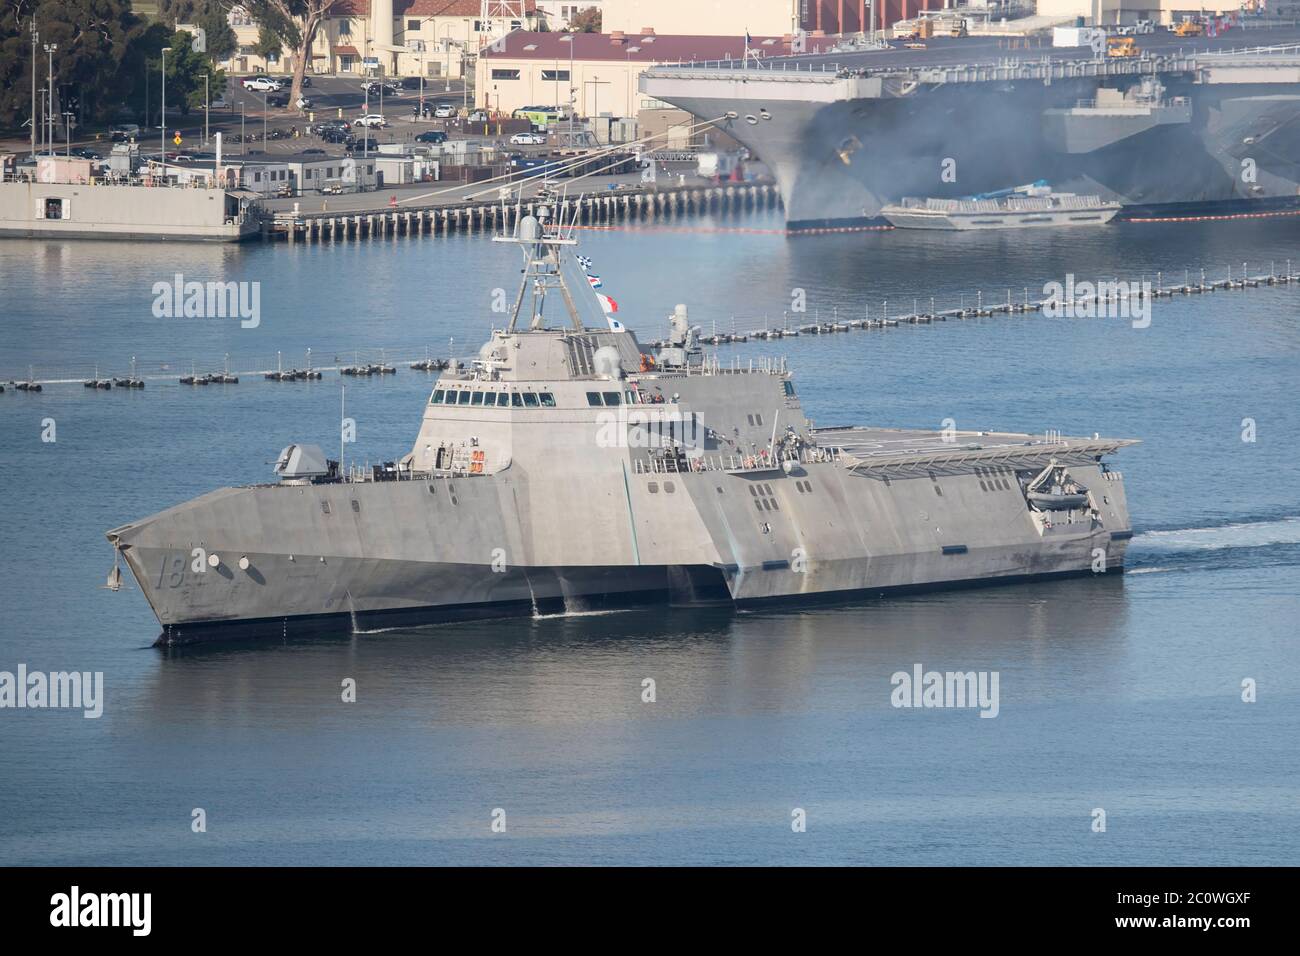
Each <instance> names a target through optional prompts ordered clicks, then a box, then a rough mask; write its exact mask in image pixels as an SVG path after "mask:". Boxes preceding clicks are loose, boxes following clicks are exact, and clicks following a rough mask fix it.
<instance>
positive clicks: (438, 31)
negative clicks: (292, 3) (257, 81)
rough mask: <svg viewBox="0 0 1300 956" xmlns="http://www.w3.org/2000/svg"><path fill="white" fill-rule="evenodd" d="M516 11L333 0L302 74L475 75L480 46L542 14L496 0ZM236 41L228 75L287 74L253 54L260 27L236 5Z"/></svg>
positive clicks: (411, 0) (476, 3)
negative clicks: (489, 15)
mask: <svg viewBox="0 0 1300 956" xmlns="http://www.w3.org/2000/svg"><path fill="white" fill-rule="evenodd" d="M493 6H494V7H495V8H496V9H498V10H501V11H512V10H513V11H514V12H515V13H516V14H517V15H506V16H501V17H499V18H497V19H496V20H484V19H483V18H482V3H481V2H480V0H339V2H338V3H337V4H335V5H334V7H332V8H331V10H330V13H329V16H328V17H326V19H325V22H324V23H323V24H322V26H321V28H320V29H319V30H318V31H317V34H316V40H315V42H314V43H313V45H312V62H311V64H310V65H309V66H308V68H307V72H308V73H330V74H338V73H341V74H357V75H378V76H420V75H424V76H426V77H436V78H452V79H456V78H459V77H461V76H463V75H465V74H467V73H473V70H474V62H475V60H476V59H477V57H478V52H479V50H480V49H481V48H482V47H483V46H484V45H485V44H486V43H488V42H490V41H491V40H492V39H494V38H495V37H498V36H502V35H504V34H505V33H508V32H509V31H510V30H512V29H521V28H529V29H531V28H534V27H536V25H537V24H538V22H539V19H541V17H542V15H541V14H540V13H539V12H538V10H537V5H536V2H535V0H515V2H513V3H511V2H508V0H502V2H500V3H496V4H493ZM229 21H230V25H231V28H232V29H233V30H234V31H235V39H236V41H237V43H238V44H239V46H238V49H237V50H236V52H235V53H234V54H233V55H232V56H231V57H230V58H229V59H227V60H224V61H222V62H221V63H219V64H218V65H219V66H220V67H222V68H223V69H225V70H228V71H229V72H232V73H257V72H265V73H272V74H289V73H292V72H293V68H294V63H293V57H292V56H291V55H288V51H286V52H285V55H283V56H281V57H279V58H277V59H274V60H269V61H268V60H267V59H265V58H263V57H261V56H259V55H258V54H257V53H256V52H254V47H255V46H256V45H257V38H258V32H259V31H258V27H257V24H256V23H255V22H254V21H253V19H252V17H251V16H249V14H248V12H247V11H246V10H244V8H242V7H238V6H237V7H234V8H233V9H232V10H231V12H230V16H229Z"/></svg>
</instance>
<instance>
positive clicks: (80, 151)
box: [69, 146, 104, 159]
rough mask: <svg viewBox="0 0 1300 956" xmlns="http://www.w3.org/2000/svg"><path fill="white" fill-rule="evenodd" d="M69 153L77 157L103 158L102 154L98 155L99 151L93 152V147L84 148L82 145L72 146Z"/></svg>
mask: <svg viewBox="0 0 1300 956" xmlns="http://www.w3.org/2000/svg"><path fill="white" fill-rule="evenodd" d="M69 154H70V155H72V156H75V157H77V158H78V159H103V158H104V157H103V156H101V155H99V153H97V152H95V151H94V150H93V149H85V148H84V147H81V146H74V147H72V149H71V150H70V151H69Z"/></svg>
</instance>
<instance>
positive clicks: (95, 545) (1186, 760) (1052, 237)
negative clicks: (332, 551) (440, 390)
mask: <svg viewBox="0 0 1300 956" xmlns="http://www.w3.org/2000/svg"><path fill="white" fill-rule="evenodd" d="M579 237H580V239H581V242H582V246H581V249H580V251H581V252H582V253H583V254H585V255H587V256H590V257H591V259H592V271H594V272H596V273H599V274H600V276H601V277H602V280H603V287H602V292H604V293H606V294H608V295H610V296H611V297H612V298H614V299H615V300H617V302H618V304H619V312H618V318H619V319H621V320H622V321H623V322H624V323H625V324H626V325H627V326H628V327H630V328H632V329H633V330H635V331H636V332H637V333H638V334H639V335H640V336H641V337H642V339H652V338H659V337H660V336H662V335H663V334H664V332H665V330H666V316H667V315H668V314H669V313H670V312H671V311H672V309H673V306H674V305H675V304H676V303H678V302H684V303H686V304H687V305H688V307H689V308H690V313H691V316H692V320H693V322H694V323H696V324H698V325H700V326H701V327H702V328H703V330H704V332H705V333H710V332H712V331H713V330H714V329H715V328H716V330H717V331H719V332H730V331H733V329H734V330H735V331H740V332H745V331H751V330H754V329H760V328H763V327H764V326H765V325H767V326H769V327H775V326H780V325H782V324H785V323H788V324H790V325H800V324H805V323H809V322H813V321H815V320H817V319H820V320H822V321H832V320H837V321H846V320H849V319H856V318H863V317H869V318H873V319H875V318H883V317H885V316H886V315H887V314H892V315H894V316H895V317H896V316H897V315H899V314H900V313H907V312H912V311H914V309H919V310H921V311H928V310H929V308H930V301H929V300H930V297H931V296H934V297H935V300H936V301H935V307H936V308H938V309H945V308H953V307H956V306H958V305H959V303H960V304H965V305H970V304H973V303H974V301H975V296H976V294H977V293H979V301H981V302H982V303H983V304H986V305H988V304H993V303H996V302H1004V301H1006V298H1007V295H1008V290H1010V294H1011V296H1012V298H1013V299H1015V300H1020V299H1021V298H1022V297H1023V296H1024V295H1026V294H1027V295H1028V297H1029V298H1030V299H1034V298H1042V297H1043V296H1044V295H1045V294H1046V293H1045V289H1044V286H1045V284H1046V283H1049V282H1060V283H1063V284H1064V283H1066V282H1067V279H1068V278H1069V277H1073V279H1074V281H1075V282H1076V283H1077V282H1083V281H1087V282H1098V281H1108V280H1112V279H1119V280H1125V281H1134V282H1140V281H1142V280H1143V279H1144V278H1145V279H1146V280H1148V281H1151V282H1152V283H1155V282H1156V281H1157V274H1158V273H1159V274H1160V276H1161V281H1163V283H1164V284H1166V285H1172V284H1181V283H1182V282H1184V281H1185V277H1186V278H1190V280H1191V281H1192V282H1197V281H1199V279H1200V270H1201V269H1202V268H1204V269H1205V270H1206V279H1207V280H1217V279H1222V278H1225V277H1227V276H1228V274H1229V272H1230V271H1231V272H1232V273H1233V274H1235V275H1241V274H1242V272H1243V264H1244V269H1245V271H1247V272H1248V273H1250V274H1267V273H1269V272H1270V271H1276V272H1278V273H1281V272H1283V271H1293V270H1294V269H1296V268H1300V221H1297V220H1285V219H1283V220H1273V221H1236V222H1205V223H1181V224H1159V225H1157V224H1125V225H1112V226H1109V227H1106V228H1103V229H1095V230H1078V231H1070V230H1029V231H1023V232H1004V233H973V234H962V235H953V234H939V233H913V234H909V233H905V232H864V233H846V234H830V235H820V236H808V237H799V238H787V237H785V236H784V235H782V234H781V230H780V223H779V220H778V219H777V218H776V217H775V216H773V215H769V214H766V213H762V214H753V215H745V216H740V215H737V216H726V217H714V218H700V219H694V220H678V221H676V222H673V223H671V224H669V225H666V226H665V225H655V224H637V225H630V226H628V227H626V228H615V229H608V230H605V229H591V230H583V231H581V232H580V234H579ZM517 256H518V253H517V250H515V249H514V248H511V247H504V246H501V245H494V244H492V243H491V242H490V241H489V240H488V239H487V238H486V237H482V236H449V237H446V238H439V239H437V240H436V241H435V240H429V239H422V238H419V237H410V238H408V237H404V236H399V237H396V238H388V239H379V238H376V239H373V240H369V239H367V240H360V241H357V240H348V241H338V242H333V243H331V242H328V241H327V242H321V243H311V244H298V245H287V244H265V245H262V244H252V245H246V246H239V247H218V246H211V247H209V246H203V245H198V244H186V245H164V244H148V243H138V244H133V243H97V242H66V243H65V242H53V241H49V242H45V241H42V242H37V241H26V240H23V241H17V240H15V241H7V242H4V243H0V376H3V379H4V380H5V392H4V394H2V395H0V496H2V498H0V500H3V502H4V515H5V519H6V520H5V531H6V534H5V544H4V546H3V547H2V548H0V594H2V596H3V601H0V607H2V608H3V614H4V618H3V624H2V625H0V671H7V672H14V671H16V669H17V668H18V667H19V665H25V666H26V667H27V669H28V670H29V671H44V672H50V671H64V670H76V671H83V672H102V673H103V675H104V677H103V681H104V684H103V687H104V694H103V713H102V716H100V717H98V718H97V719H86V718H85V717H83V716H82V712H81V711H79V710H50V709H44V710H42V709H8V708H6V709H0V768H3V774H2V776H0V860H4V861H5V862H7V863H12V864H62V863H67V864H72V863H89V864H148V863H162V864H289V863H307V864H381V863H398V864H405V863H421V864H439V863H449V864H477V863H530V864H560V863H612V864H631V863H649V864H676V863H681V864H721V863H738V864H835V863H852V864H1061V865H1074V864H1125V865H1127V864H1135V865H1157V864H1173V865H1180V864H1198V863H1200V864H1241V865H1262V864H1281V863H1292V862H1294V861H1295V859H1296V856H1297V852H1298V851H1300V800H1298V799H1297V797H1298V796H1300V768H1298V767H1297V763H1296V759H1295V749H1296V748H1295V741H1296V740H1297V739H1298V738H1300V651H1297V644H1296V621H1297V620H1300V485H1297V483H1296V480H1295V477H1296V474H1297V468H1298V466H1300V450H1298V448H1300V446H1298V445H1297V443H1296V439H1295V436H1296V435H1297V434H1300V406H1298V405H1297V402H1296V400H1295V396H1296V394H1297V392H1298V390H1300V285H1297V284H1291V285H1278V286H1272V287H1262V288H1256V289H1248V290H1240V291H1216V292H1214V293H1210V294H1205V295H1189V296H1178V297H1174V298H1172V299H1158V300H1156V301H1155V302H1154V303H1153V304H1152V306H1151V312H1150V315H1149V322H1146V321H1143V320H1141V319H1138V320H1134V319H1132V318H1131V317H1109V318H1083V317H1074V318H1070V317H1060V318H1049V317H1046V316H1042V315H996V316H991V317H983V318H975V319H968V320H949V321H946V322H941V323H934V324H933V325H924V326H919V325H916V326H908V325H904V326H901V327H898V328H890V329H883V330H872V331H855V332H852V333H849V334H843V335H823V336H808V335H804V336H800V337H798V338H789V339H782V340H778V341H770V342H756V341H753V340H751V341H749V342H748V343H745V344H743V345H742V344H738V345H725V346H720V347H718V348H717V349H716V353H717V355H718V358H719V361H720V362H723V363H728V362H731V361H733V360H735V361H743V362H749V361H750V360H758V359H760V358H763V357H784V358H785V359H786V361H787V362H788V363H789V365H790V367H791V368H792V369H793V370H794V372H795V376H796V378H795V381H796V385H797V388H798V391H799V395H800V397H801V399H802V401H803V405H804V408H805V410H806V411H807V412H808V413H809V415H810V417H811V418H812V419H813V420H814V421H815V422H816V423H817V424H818V425H822V426H825V425H836V424H849V423H869V424H873V425H888V426H899V427H907V426H912V427H923V428H942V427H944V426H945V424H946V423H947V421H948V420H951V422H952V423H953V427H956V428H958V429H999V430H1016V431H1026V432H1031V433H1040V434H1041V433H1042V432H1043V431H1044V430H1047V429H1056V430H1060V431H1062V432H1064V433H1066V434H1072V435H1091V434H1093V433H1094V432H1099V433H1101V434H1102V435H1104V436H1113V437H1123V438H1137V439H1140V440H1141V442H1142V444H1140V445H1137V446H1135V447H1133V448H1128V449H1124V450H1122V451H1121V452H1120V453H1119V455H1118V456H1117V457H1116V458H1115V460H1114V462H1113V466H1114V467H1116V468H1118V469H1119V470H1121V471H1122V472H1123V473H1124V477H1125V482H1126V485H1127V489H1128V495H1129V504H1130V508H1131V511H1132V515H1133V525H1134V529H1135V532H1136V534H1135V537H1134V539H1133V541H1132V543H1131V548H1130V551H1129V557H1130V561H1129V570H1128V573H1126V574H1124V575H1122V576H1121V575H1116V574H1106V575H1098V576H1096V577H1094V578H1088V579H1074V580H1069V581H1061V582H1052V583H1046V584H1033V585H1018V586H1011V587H1001V588H987V589H977V590H965V591H951V592H937V593H930V594H924V595H917V596H907V597H896V598H890V599H887V600H877V601H857V602H846V603H843V604H836V605H827V606H818V607H815V608H795V609H789V608H784V609H783V608H775V609H765V610H761V611H745V612H735V611H732V610H728V609H721V608H707V609H698V608H663V609H646V608H640V609H638V610H636V611H632V612H623V613H601V614H594V613H586V612H584V610H583V609H582V608H581V607H576V606H575V607H574V608H571V609H570V613H567V614H559V615H554V616H545V617H535V618H531V619H520V620H510V621H498V622H480V623H473V624H455V625H444V626H437V627H425V628H415V629H409V630H391V631H384V632H378V633H357V634H354V635H353V636H352V637H351V638H337V639H329V640H322V641H316V642H312V641H291V642H283V643H272V644H260V645H229V646H213V647H206V648H187V649H180V650H173V651H162V650H158V649H155V648H153V647H151V645H152V643H153V641H154V639H155V638H156V637H157V635H158V631H159V628H158V625H157V622H156V621H155V619H154V617H153V615H152V613H151V612H150V610H149V608H148V606H147V605H146V603H145V601H144V599H143V597H142V596H141V594H140V592H139V590H138V589H137V588H135V587H134V585H133V583H132V582H129V581H128V583H127V584H126V586H124V587H123V588H122V590H121V591H119V592H116V593H115V592H112V591H109V590H107V589H104V588H103V587H102V585H103V584H104V580H105V575H106V574H107V573H108V571H109V569H110V567H111V566H112V552H111V549H110V547H109V546H108V544H107V542H106V541H105V539H104V532H105V531H106V530H107V529H109V528H113V527H116V526H118V525H121V524H124V523H126V522H127V521H130V520H132V519H135V518H139V517H142V516H145V515H148V514H152V513H154V512H156V511H158V510H160V509H162V508H164V507H166V506H169V505H172V504H176V503H179V502H181V501H184V500H186V499H188V498H191V497H194V496H196V495H199V494H202V493H203V492H205V491H208V490H211V489H214V488H218V487H221V486H225V485H229V484H242V483H250V482H257V481H267V480H270V479H271V478H272V474H271V463H272V462H273V460H274V458H275V456H276V454H277V453H278V452H279V450H280V449H281V448H282V447H283V446H285V445H287V444H289V443H290V442H295V441H305V442H314V443H318V444H320V445H322V446H323V447H325V448H326V449H328V450H329V451H330V454H331V455H333V454H336V452H335V450H334V449H336V448H337V447H338V435H339V408H340V399H341V396H340V385H341V383H342V382H346V385H347V393H346V408H347V415H348V416H349V417H351V418H353V419H355V422H356V441H355V442H354V443H353V444H350V445H349V446H348V448H347V456H348V459H349V460H350V461H356V462H358V463H367V462H368V463H378V462H380V461H384V460H390V459H396V458H398V457H400V456H401V455H402V454H403V453H405V452H406V451H407V450H409V447H410V444H411V442H412V441H413V439H414V436H415V432H416V429H417V426H418V421H419V417H420V415H421V413H422V410H423V406H424V403H425V401H426V400H427V398H428V393H429V390H430V387H431V384H432V377H431V376H430V375H428V374H426V373H424V372H416V371H411V370H409V369H407V368H406V367H405V364H404V363H400V364H399V363H394V364H399V371H398V373H397V374H396V375H385V376H381V377H375V378H369V379H351V378H348V379H342V378H340V376H338V375H337V374H336V373H334V372H327V373H326V374H325V375H324V377H323V378H322V379H321V380H319V381H300V382H289V383H281V382H268V381H264V380H263V379H262V378H261V376H260V375H258V376H256V377H251V376H248V375H244V376H243V378H242V380H241V382H240V383H239V384H238V385H226V386H220V385H210V386H206V387H202V388H196V387H192V386H182V385H180V384H178V383H177V381H176V378H177V377H179V376H180V375H182V374H186V373H188V372H189V371H190V370H191V367H194V368H195V369H197V371H199V372H204V371H220V370H221V369H222V367H223V365H224V363H225V362H226V356H227V355H229V356H230V363H231V367H232V368H235V369H241V370H245V371H247V370H250V369H266V368H274V367H275V365H276V362H277V356H278V360H279V361H281V362H283V364H284V365H285V367H290V366H296V367H303V366H304V364H305V362H306V355H307V349H308V348H310V349H311V350H312V352H311V356H312V362H313V364H314V365H318V366H324V365H333V364H339V363H342V364H347V363H351V362H353V361H354V360H357V359H358V358H359V359H362V360H367V361H373V360H378V359H379V358H380V356H381V355H385V356H387V357H388V358H389V359H390V360H391V358H392V357H393V356H395V355H400V356H403V357H415V355H417V354H423V351H424V349H426V348H427V349H428V350H429V354H431V355H434V356H446V355H449V354H451V355H455V356H459V357H461V358H462V359H463V358H466V357H469V356H471V355H473V354H475V353H476V351H477V348H478V346H479V345H480V344H481V343H482V341H484V340H485V338H486V336H487V334H488V332H489V329H490V328H491V327H492V325H493V324H494V321H495V322H497V323H498V324H499V322H500V318H501V316H500V313H499V312H496V311H494V306H498V305H500V302H501V296H502V295H503V294H504V296H505V298H506V299H507V300H509V299H510V298H511V297H512V296H513V292H514V288H515V285H516V283H517V281H518V270H519V262H518V258H517ZM1288 259H1292V260H1294V261H1293V262H1292V263H1291V266H1290V267H1289V268H1288V266H1287V263H1288ZM1185 270H1187V271H1185ZM178 276H179V277H182V281H183V282H184V281H200V282H207V281H217V280H220V281H234V282H248V283H257V284H258V285H257V286H256V289H257V303H258V308H257V314H256V316H255V318H256V321H253V318H252V317H248V316H246V317H245V318H244V321H243V322H241V319H240V317H239V316H235V317H225V318H217V317H210V318H201V317H183V316H181V317H176V316H173V317H167V316H166V315H163V316H161V317H160V316H159V315H157V314H155V313H156V312H158V311H159V309H157V308H155V305H156V302H157V299H158V296H159V295H160V294H164V293H159V292H158V291H156V290H157V288H158V286H159V284H162V285H164V286H166V287H170V286H171V284H173V283H175V282H177V277H178ZM247 288H252V287H247ZM496 290H505V291H504V293H501V292H497V291H496ZM1026 290H1027V293H1026ZM506 304H507V305H508V304H509V303H508V302H507V303H506ZM558 314H559V313H558V312H557V315H558ZM710 351H711V352H712V351H715V350H714V349H712V348H711V349H710ZM132 357H134V358H135V361H136V369H137V372H138V374H140V375H141V376H144V377H146V379H147V387H146V388H144V389H142V390H130V391H127V390H122V389H112V390H111V391H100V390H93V389H85V388H82V387H81V385H80V384H78V383H74V384H57V385H46V386H45V387H44V389H43V391H41V392H40V393H31V392H18V391H16V390H15V389H14V388H13V386H11V385H10V384H9V383H8V382H9V379H11V378H15V379H21V378H23V377H25V376H27V375H28V374H29V373H28V369H29V367H30V368H31V370H32V371H31V374H32V375H33V376H34V377H35V378H36V379H38V380H39V379H46V380H49V379H58V378H71V379H77V378H81V377H87V378H88V377H91V376H92V375H93V374H94V369H95V368H96V367H98V371H99V373H100V375H103V376H108V375H124V374H126V373H127V372H128V371H129V369H130V362H131V359H132ZM51 439H52V440H51ZM555 467H557V468H563V467H564V462H563V461H562V460H557V461H556V462H555ZM572 520H573V521H574V522H581V521H582V520H583V516H582V515H580V514H575V515H573V516H572ZM917 665H920V666H921V667H922V668H923V669H924V670H927V671H929V670H935V671H960V672H968V671H976V672H990V673H991V672H996V673H997V674H998V675H999V685H998V686H999V703H998V711H997V716H996V718H995V719H982V718H981V717H980V713H979V711H978V710H977V709H969V708H967V709H917V708H900V707H895V706H894V705H893V703H892V702H891V692H892V691H893V689H894V688H893V685H892V684H891V677H892V675H894V674H895V673H897V672H900V671H902V672H907V673H909V674H910V673H911V672H912V671H913V668H914V667H915V666H917ZM348 680H351V681H354V682H355V689H356V690H355V698H356V699H355V702H344V700H343V699H342V698H343V687H344V682H345V681H348ZM647 680H651V681H653V682H654V683H653V687H654V697H655V699H654V701H653V702H647V701H646V700H645V699H644V698H645V696H646V690H645V688H646V686H647V685H646V683H645V682H646V681H647ZM1243 682H1245V684H1246V685H1248V686H1250V687H1253V688H1254V693H1255V700H1254V702H1245V701H1243ZM1247 696H1250V695H1247ZM196 809H202V810H203V817H204V819H205V820H206V831H205V832H194V827H193V825H192V824H193V820H194V819H195V811H196ZM1098 810H1102V811H1104V820H1105V829H1104V832H1098V828H1097V823H1096V821H1098V820H1099V819H1100V818H1099V816H1098V814H1097V811H1098ZM798 811H803V819H806V830H804V831H803V832H799V828H798V827H797V826H795V827H792V821H796V822H797V821H798V820H799V819H800V816H799V814H798ZM494 820H496V821H504V832H498V831H500V830H501V829H502V828H501V826H500V825H498V826H497V827H496V828H495V829H494V827H493V823H494Z"/></svg>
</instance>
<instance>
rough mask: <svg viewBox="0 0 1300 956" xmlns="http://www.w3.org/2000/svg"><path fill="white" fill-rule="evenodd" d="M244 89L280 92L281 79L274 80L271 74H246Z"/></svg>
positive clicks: (260, 91)
mask: <svg viewBox="0 0 1300 956" xmlns="http://www.w3.org/2000/svg"><path fill="white" fill-rule="evenodd" d="M244 89H246V90H254V91H255V92H258V93H278V92H280V89H281V87H280V81H279V80H273V79H271V78H270V77H269V76H246V77H244Z"/></svg>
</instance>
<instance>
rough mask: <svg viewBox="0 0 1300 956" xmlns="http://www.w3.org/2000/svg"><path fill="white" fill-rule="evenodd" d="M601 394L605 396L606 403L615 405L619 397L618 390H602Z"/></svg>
mask: <svg viewBox="0 0 1300 956" xmlns="http://www.w3.org/2000/svg"><path fill="white" fill-rule="evenodd" d="M601 394H603V395H604V396H605V404H606V405H617V404H618V403H619V398H620V397H621V396H620V395H619V394H618V392H602V393H601Z"/></svg>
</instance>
